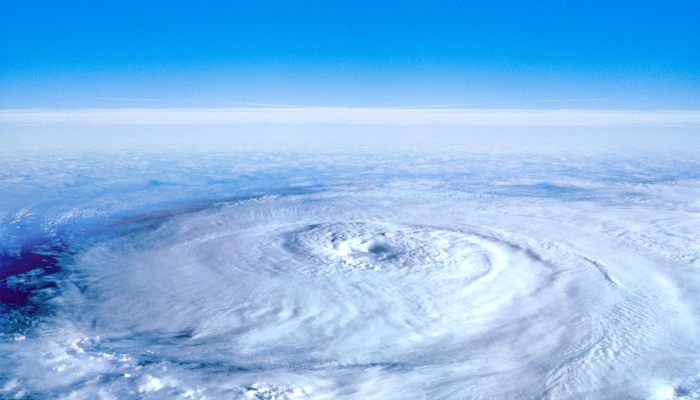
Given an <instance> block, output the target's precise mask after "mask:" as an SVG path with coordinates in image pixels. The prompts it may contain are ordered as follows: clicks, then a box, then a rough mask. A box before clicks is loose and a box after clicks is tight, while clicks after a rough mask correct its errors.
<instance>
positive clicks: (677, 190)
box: [0, 152, 700, 399]
mask: <svg viewBox="0 0 700 400" xmlns="http://www.w3.org/2000/svg"><path fill="white" fill-rule="evenodd" d="M260 157H261V156H260V155H259V154H256V155H251V154H245V153H241V154H223V153H212V154H181V155H173V154H165V155H164V154H159V153H156V154H150V153H146V154H138V155H131V156H123V155H122V156H119V155H111V156H100V160H108V162H102V163H100V164H98V163H96V161H95V159H91V158H90V157H86V156H83V155H81V156H75V157H71V156H66V157H60V158H51V157H48V156H45V155H34V156H32V157H29V156H21V157H18V156H15V155H11V154H4V155H3V165H5V167H6V168H5V172H2V175H1V176H0V185H1V186H2V189H3V193H7V194H8V195H7V197H6V198H5V199H4V200H3V214H1V215H0V223H1V224H0V226H1V227H2V229H1V231H0V233H1V235H2V238H3V241H2V244H1V245H2V252H3V253H2V254H3V257H2V268H0V272H2V273H3V275H2V286H1V287H0V289H1V290H2V300H3V301H2V311H3V313H2V317H1V320H0V328H1V329H2V336H1V339H2V341H1V342H0V354H1V355H2V359H3V368H2V370H1V371H0V383H1V385H0V394H2V396H3V397H6V398H126V397H141V398H152V399H170V398H190V399H207V398H232V399H237V398H240V399H335V398H353V399H354V398H358V399H359V398H362V399H372V398H376V399H408V398H416V399H418V398H426V399H448V398H450V399H451V398H464V399H482V398H483V399H486V398H499V399H516V398H523V399H526V398H542V399H562V398H610V399H619V398H650V399H651V398H658V399H691V398H696V397H698V396H700V362H699V360H700V357H698V356H699V353H698V349H700V335H699V333H700V332H698V327H700V324H699V323H698V313H699V312H700V309H699V307H700V302H698V296H697V293H698V292H697V290H698V288H700V278H698V274H697V271H698V268H699V267H700V244H699V243H700V242H699V241H698V235H697V232H698V231H700V202H699V201H698V199H700V185H699V184H698V182H700V180H699V179H700V174H699V173H698V171H700V161H698V159H697V158H693V157H686V158H679V157H678V156H673V157H667V158H663V157H661V158H660V157H655V158H654V162H653V163H652V162H649V160H650V159H649V158H645V157H643V156H638V157H627V158H625V157H620V156H615V155H610V154H608V155H590V156H587V157H584V158H569V157H565V156H561V155H557V156H554V155H530V156H522V155H518V156H513V155H507V154H505V155H503V154H491V155H485V154H462V153H454V154H452V153H448V154H441V155H439V156H438V155H431V156H426V155H420V154H418V155H416V154H409V155H396V156H394V157H386V156H385V155H377V154H374V153H371V152H368V153H358V154H346V153H324V154H278V153H270V154H267V155H266V156H264V157H266V158H265V159H263V160H261V159H260ZM28 166H29V167H31V166H34V167H35V168H34V171H35V172H33V173H22V171H27V168H28ZM95 182H101V183H100V184H99V185H97V186H95ZM11 188H12V189H14V190H10V189H11ZM47 192H50V193H52V195H51V196H38V194H39V193H47ZM39 199H40V200H39Z"/></svg>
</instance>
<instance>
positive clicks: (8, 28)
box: [0, 0, 700, 109]
mask: <svg viewBox="0 0 700 400" xmlns="http://www.w3.org/2000/svg"><path fill="white" fill-rule="evenodd" d="M699 21H700V2H697V1H655V2H650V1H635V2H632V1H616V2H610V1H580V2H571V1H536V2H534V1H529V2H526V1H498V2H497V1H491V2H486V1H483V2H470V1H454V2H452V1H401V2H393V1H385V2H379V1H348V2H339V1H286V2H282V1H246V2H243V1H198V2H194V1H192V2H188V1H114V2H109V3H108V2H94V1H31V0H5V1H3V2H2V3H0V59H2V61H1V62H0V108H3V109H17V108H121V107H147V108H158V107H186V108H194V107H229V106H237V105H241V104H286V105H301V106H353V107H388V106H419V105H443V104H450V105H451V104H457V105H459V106H461V107H466V108H545V109H551V108H593V109H609V108H615V109H698V108H700V95H698V93H700V50H699V49H700V22H699Z"/></svg>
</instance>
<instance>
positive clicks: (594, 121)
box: [0, 106, 700, 126]
mask: <svg viewBox="0 0 700 400" xmlns="http://www.w3.org/2000/svg"><path fill="white" fill-rule="evenodd" d="M0 124H3V125H242V124H292V125H297V124H343V125H408V126H410V125H457V126H625V125H660V126H700V111H699V110H612V109H469V108H428V107H425V108H389V107H385V108H353V107H281V106H275V107H265V106H263V107H228V108H99V109H97V108H94V109H5V110H0Z"/></svg>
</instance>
